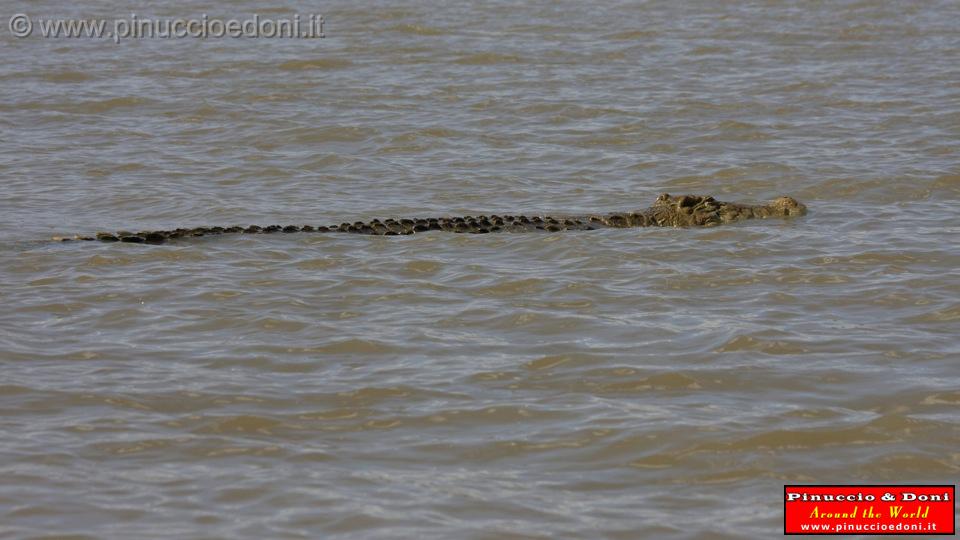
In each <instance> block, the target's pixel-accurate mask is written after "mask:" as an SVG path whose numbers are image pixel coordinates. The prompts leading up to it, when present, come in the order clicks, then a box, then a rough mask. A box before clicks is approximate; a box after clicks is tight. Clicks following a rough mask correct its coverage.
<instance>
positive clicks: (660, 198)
mask: <svg viewBox="0 0 960 540" xmlns="http://www.w3.org/2000/svg"><path fill="white" fill-rule="evenodd" d="M669 200H670V194H669V193H661V194H660V195H659V196H657V202H658V203H665V202H667V201H669Z"/></svg>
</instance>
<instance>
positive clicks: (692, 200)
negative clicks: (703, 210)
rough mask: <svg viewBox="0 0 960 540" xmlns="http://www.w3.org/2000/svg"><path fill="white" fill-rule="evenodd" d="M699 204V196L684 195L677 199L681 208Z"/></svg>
mask: <svg viewBox="0 0 960 540" xmlns="http://www.w3.org/2000/svg"><path fill="white" fill-rule="evenodd" d="M696 204H697V197H694V196H692V195H684V196H682V197H680V198H679V199H678V200H677V206H679V207H680V208H687V207H689V206H695V205H696Z"/></svg>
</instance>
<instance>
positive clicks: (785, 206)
mask: <svg viewBox="0 0 960 540" xmlns="http://www.w3.org/2000/svg"><path fill="white" fill-rule="evenodd" d="M806 213H807V207H806V205H804V204H803V203H801V202H799V201H797V200H796V199H793V198H791V197H778V198H776V199H774V200H772V201H770V202H768V203H766V204H759V205H750V204H740V203H731V202H724V201H718V200H716V199H714V198H713V197H709V196H705V195H680V196H671V195H670V194H668V193H664V194H662V195H660V196H659V197H657V200H656V201H655V202H654V203H653V206H651V207H650V208H647V209H646V210H642V211H639V212H615V213H611V214H596V215H579V216H539V215H538V216H526V215H478V216H459V217H438V218H416V219H409V218H404V219H384V220H380V219H373V220H371V221H357V222H354V223H341V224H340V225H329V226H312V225H268V226H260V225H249V226H245V227H244V226H232V227H195V228H180V229H172V230H157V231H140V232H129V231H119V232H99V233H96V235H94V236H81V235H78V236H73V237H54V240H57V241H64V242H66V241H71V240H79V241H101V242H132V243H146V244H162V243H164V242H167V241H170V240H176V239H180V238H191V237H198V236H210V235H220V234H265V233H281V232H282V233H295V232H310V233H335V232H336V233H353V234H367V235H377V236H394V235H408V234H415V233H421V232H427V231H448V232H453V233H472V234H484V233H495V232H537V231H542V232H559V231H586V230H593V229H603V228H618V229H622V228H627V227H713V226H716V225H722V224H726V223H733V222H737V221H744V220H748V219H766V218H773V217H776V218H788V217H793V216H802V215H804V214H806Z"/></svg>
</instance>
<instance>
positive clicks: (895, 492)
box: [783, 484, 957, 535]
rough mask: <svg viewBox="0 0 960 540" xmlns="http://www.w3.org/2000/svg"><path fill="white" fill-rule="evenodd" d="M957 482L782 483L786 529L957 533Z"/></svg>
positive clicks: (795, 531) (801, 531) (796, 531)
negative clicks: (800, 484)
mask: <svg viewBox="0 0 960 540" xmlns="http://www.w3.org/2000/svg"><path fill="white" fill-rule="evenodd" d="M956 495H957V490H956V486H952V485H942V486H941V485H900V484H896V485H857V486H841V485H815V486H799V485H786V486H783V534H811V535H813V534H831V535H834V534H836V535H867V534H872V535H887V534H898V535H952V534H956V500H957V497H956Z"/></svg>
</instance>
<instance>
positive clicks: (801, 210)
mask: <svg viewBox="0 0 960 540" xmlns="http://www.w3.org/2000/svg"><path fill="white" fill-rule="evenodd" d="M651 210H652V217H653V220H654V221H655V222H656V224H657V225H661V226H662V225H666V226H675V227H676V226H681V227H685V226H701V227H704V226H705V227H710V226H713V225H720V224H721V223H731V222H734V221H742V220H745V219H754V218H761V219H762V218H768V217H792V216H802V215H804V214H806V213H807V207H806V205H804V204H803V203H801V202H799V201H797V200H796V199H794V198H792V197H777V198H776V199H774V200H772V201H770V202H769V203H767V204H761V205H750V204H739V203H731V202H724V201H718V200H716V199H714V198H713V197H709V196H704V195H678V196H672V195H670V194H669V193H664V194H662V195H660V196H659V197H657V200H656V202H655V203H654V204H653V207H652V208H651Z"/></svg>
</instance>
